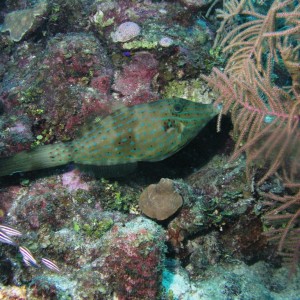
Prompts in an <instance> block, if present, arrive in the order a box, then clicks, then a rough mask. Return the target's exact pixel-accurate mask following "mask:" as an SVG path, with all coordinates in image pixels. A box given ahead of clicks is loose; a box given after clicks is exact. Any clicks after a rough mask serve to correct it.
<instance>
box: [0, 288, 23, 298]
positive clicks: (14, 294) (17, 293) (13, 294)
mask: <svg viewBox="0 0 300 300" xmlns="http://www.w3.org/2000/svg"><path fill="white" fill-rule="evenodd" d="M16 299H18V300H19V299H22V300H26V299H27V296H26V287H25V285H23V286H21V287H18V286H5V287H3V286H2V287H0V300H16Z"/></svg>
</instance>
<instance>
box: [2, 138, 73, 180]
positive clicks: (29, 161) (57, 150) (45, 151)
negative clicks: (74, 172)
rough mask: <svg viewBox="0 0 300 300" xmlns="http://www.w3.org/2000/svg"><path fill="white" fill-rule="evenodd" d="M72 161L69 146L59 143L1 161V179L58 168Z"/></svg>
mask: <svg viewBox="0 0 300 300" xmlns="http://www.w3.org/2000/svg"><path fill="white" fill-rule="evenodd" d="M71 161H72V154H71V150H70V147H69V144H68V143H66V144H63V143H57V144H52V145H45V146H40V147H37V148H35V149H33V150H30V151H23V152H20V153H18V154H16V155H14V156H11V157H7V158H1V159H0V177H1V176H6V175H11V174H13V173H17V172H27V171H32V170H39V169H44V168H51V167H57V166H61V165H64V164H67V163H69V162H71Z"/></svg>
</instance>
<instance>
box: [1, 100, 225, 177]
mask: <svg viewBox="0 0 300 300" xmlns="http://www.w3.org/2000/svg"><path fill="white" fill-rule="evenodd" d="M218 113H219V110H218V108H216V107H215V106H214V105H213V104H201V103H196V102H192V101H189V100H186V99H182V98H168V99H160V100H157V101H153V102H149V103H143V104H138V105H134V106H131V107H126V106H124V107H122V108H119V109H116V110H115V111H113V112H112V113H111V114H110V115H108V116H106V117H104V118H103V119H102V120H100V121H98V122H96V121H93V122H91V123H90V124H89V125H88V126H85V128H84V129H83V130H82V132H81V134H80V136H79V137H77V138H75V139H74V140H72V141H70V142H66V143H62V142H60V143H54V144H49V145H43V146H39V147H36V148H35V149H33V150H30V151H23V152H20V153H18V154H16V155H14V156H11V157H8V158H2V159H0V176H6V175H11V174H14V173H19V172H27V171H32V170H39V169H45V168H50V167H58V166H61V165H65V164H68V163H74V164H75V165H77V166H79V167H80V166H83V167H84V166H97V167H101V168H102V171H103V174H105V175H104V176H103V177H119V176H124V175H126V174H128V173H130V172H132V171H133V170H135V168H136V165H137V163H138V162H155V161H160V160H163V159H165V158H167V157H169V156H171V155H173V154H175V153H176V152H178V151H179V150H180V149H182V148H183V147H184V146H185V145H186V144H188V143H189V142H190V141H191V140H192V139H193V138H194V137H195V136H196V135H197V134H198V133H199V131H200V130H201V129H202V128H203V127H204V126H205V125H206V124H207V123H208V122H209V121H210V120H211V119H212V118H213V117H215V116H216V115H217V114H218Z"/></svg>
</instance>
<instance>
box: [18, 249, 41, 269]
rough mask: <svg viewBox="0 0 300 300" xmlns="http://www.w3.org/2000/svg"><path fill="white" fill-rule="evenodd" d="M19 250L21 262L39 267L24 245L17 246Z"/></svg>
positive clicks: (28, 265)
mask: <svg viewBox="0 0 300 300" xmlns="http://www.w3.org/2000/svg"><path fill="white" fill-rule="evenodd" d="M19 252H20V253H21V255H22V257H23V262H24V264H25V265H26V266H27V267H36V268H38V267H39V265H38V263H37V261H36V259H35V258H34V257H33V255H32V254H31V252H30V251H29V250H28V249H27V248H26V247H24V246H22V247H19Z"/></svg>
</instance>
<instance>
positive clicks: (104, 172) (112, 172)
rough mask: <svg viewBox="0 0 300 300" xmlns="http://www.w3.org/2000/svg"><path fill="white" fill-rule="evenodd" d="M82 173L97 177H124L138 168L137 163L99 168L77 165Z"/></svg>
mask: <svg viewBox="0 0 300 300" xmlns="http://www.w3.org/2000/svg"><path fill="white" fill-rule="evenodd" d="M76 166H78V168H79V169H80V170H81V171H84V172H86V173H89V174H92V175H93V176H95V177H98V178H100V177H105V178H114V177H124V176H126V175H128V174H131V173H133V172H134V171H135V170H136V168H137V163H136V162H135V163H128V164H119V165H111V166H108V165H107V166H97V165H82V164H76Z"/></svg>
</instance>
